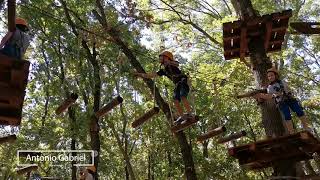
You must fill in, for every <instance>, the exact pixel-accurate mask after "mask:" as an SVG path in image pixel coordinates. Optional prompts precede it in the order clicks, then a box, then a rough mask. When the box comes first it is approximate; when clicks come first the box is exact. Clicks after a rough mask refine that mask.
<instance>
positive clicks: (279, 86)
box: [267, 80, 291, 102]
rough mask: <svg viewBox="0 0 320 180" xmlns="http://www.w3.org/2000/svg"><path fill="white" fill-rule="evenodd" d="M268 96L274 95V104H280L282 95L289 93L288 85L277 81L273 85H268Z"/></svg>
mask: <svg viewBox="0 0 320 180" xmlns="http://www.w3.org/2000/svg"><path fill="white" fill-rule="evenodd" d="M267 92H268V94H274V95H275V99H276V102H280V101H282V99H283V94H288V93H291V91H290V89H289V87H288V84H287V83H286V82H285V81H282V80H279V81H277V82H275V83H273V84H270V85H269V86H268V88H267Z"/></svg>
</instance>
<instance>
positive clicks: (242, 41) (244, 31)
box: [240, 27, 247, 60]
mask: <svg viewBox="0 0 320 180" xmlns="http://www.w3.org/2000/svg"><path fill="white" fill-rule="evenodd" d="M246 51H247V28H246V27H242V28H241V35H240V59H242V60H243V59H244V57H245V55H246Z"/></svg>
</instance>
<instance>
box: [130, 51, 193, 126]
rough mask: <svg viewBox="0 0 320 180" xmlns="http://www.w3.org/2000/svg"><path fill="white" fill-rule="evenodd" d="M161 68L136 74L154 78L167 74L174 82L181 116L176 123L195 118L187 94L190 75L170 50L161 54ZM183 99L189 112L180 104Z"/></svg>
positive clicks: (177, 106)
mask: <svg viewBox="0 0 320 180" xmlns="http://www.w3.org/2000/svg"><path fill="white" fill-rule="evenodd" d="M159 59H160V61H159V62H160V63H161V66H164V68H161V69H160V70H159V71H158V72H153V73H146V74H144V73H135V75H137V76H139V77H142V78H154V77H157V76H166V77H168V78H169V79H170V80H171V81H172V82H173V83H174V84H175V88H174V93H173V99H174V105H175V107H176V110H177V111H178V115H179V116H180V117H179V118H178V119H177V120H176V121H175V124H179V123H182V124H183V123H186V121H187V120H188V119H190V118H193V115H192V112H191V107H190V104H189V102H188V99H187V96H188V93H189V90H190V89H189V85H188V77H187V76H186V75H185V74H184V73H182V72H181V70H180V69H179V63H178V62H177V61H174V59H173V54H172V53H171V52H169V51H164V52H162V53H161V54H160V55H159ZM181 101H182V103H183V105H184V107H185V109H186V111H187V113H185V114H183V110H182V107H181V106H180V102H181Z"/></svg>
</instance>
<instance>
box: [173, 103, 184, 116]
mask: <svg viewBox="0 0 320 180" xmlns="http://www.w3.org/2000/svg"><path fill="white" fill-rule="evenodd" d="M174 106H175V107H176V110H177V112H178V114H179V116H182V115H183V110H182V108H181V106H180V102H179V100H174Z"/></svg>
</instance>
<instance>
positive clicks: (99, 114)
mask: <svg viewBox="0 0 320 180" xmlns="http://www.w3.org/2000/svg"><path fill="white" fill-rule="evenodd" d="M122 101H123V99H122V97H121V96H117V97H116V98H114V99H112V100H111V101H110V102H109V103H108V104H107V105H105V106H104V107H102V108H101V109H99V111H97V112H96V113H95V116H96V117H97V118H100V117H102V116H104V115H105V114H107V112H109V111H110V110H111V109H113V108H114V107H116V106H117V105H119V104H120V103H122Z"/></svg>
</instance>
